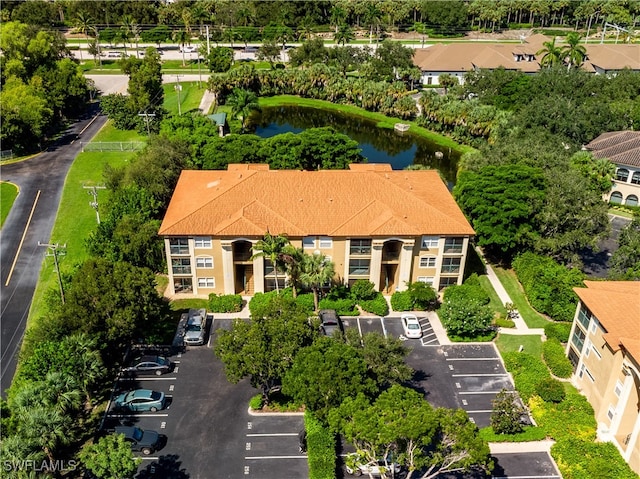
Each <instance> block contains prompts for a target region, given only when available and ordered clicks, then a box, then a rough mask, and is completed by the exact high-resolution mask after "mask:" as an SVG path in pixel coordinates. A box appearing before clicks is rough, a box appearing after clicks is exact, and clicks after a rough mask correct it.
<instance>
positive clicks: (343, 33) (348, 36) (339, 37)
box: [333, 25, 356, 46]
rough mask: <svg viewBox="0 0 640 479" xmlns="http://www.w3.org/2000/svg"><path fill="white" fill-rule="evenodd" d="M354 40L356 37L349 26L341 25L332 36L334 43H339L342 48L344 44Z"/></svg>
mask: <svg viewBox="0 0 640 479" xmlns="http://www.w3.org/2000/svg"><path fill="white" fill-rule="evenodd" d="M355 38H356V36H355V35H354V33H353V30H352V29H351V27H350V26H349V25H341V26H340V28H339V29H338V30H337V31H336V33H335V35H334V36H333V39H334V40H335V41H336V43H340V44H342V46H344V44H345V43H349V42H350V41H351V40H355Z"/></svg>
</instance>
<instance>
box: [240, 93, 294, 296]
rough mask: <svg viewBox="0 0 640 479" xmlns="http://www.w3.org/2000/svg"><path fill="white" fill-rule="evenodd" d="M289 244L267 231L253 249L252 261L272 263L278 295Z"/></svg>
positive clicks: (284, 239)
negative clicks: (259, 260)
mask: <svg viewBox="0 0 640 479" xmlns="http://www.w3.org/2000/svg"><path fill="white" fill-rule="evenodd" d="M241 91H246V90H241ZM234 92H235V90H234ZM247 93H250V92H247ZM254 96H255V95H254ZM243 122H244V119H243ZM288 244H289V239H288V238H287V236H286V235H284V234H280V235H272V234H271V233H269V232H268V231H267V232H266V233H265V235H264V237H263V238H262V239H261V240H260V241H258V242H256V244H255V246H253V247H252V248H251V249H252V250H253V252H254V253H253V255H252V256H251V260H253V259H254V258H260V257H262V258H267V259H268V260H269V261H271V264H272V265H273V272H274V274H275V277H276V291H277V292H278V293H279V292H280V286H279V285H278V270H279V269H281V268H282V264H283V262H282V254H283V253H284V251H285V247H286V246H287V245H288Z"/></svg>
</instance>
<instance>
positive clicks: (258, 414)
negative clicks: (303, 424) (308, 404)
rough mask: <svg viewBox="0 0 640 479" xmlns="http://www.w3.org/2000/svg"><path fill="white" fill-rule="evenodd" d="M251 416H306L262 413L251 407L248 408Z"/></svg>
mask: <svg viewBox="0 0 640 479" xmlns="http://www.w3.org/2000/svg"><path fill="white" fill-rule="evenodd" d="M247 413H248V414H249V416H254V417H257V416H304V412H260V411H256V410H254V409H251V408H250V407H249V408H247Z"/></svg>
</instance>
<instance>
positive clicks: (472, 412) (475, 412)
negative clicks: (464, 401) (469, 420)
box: [467, 409, 493, 414]
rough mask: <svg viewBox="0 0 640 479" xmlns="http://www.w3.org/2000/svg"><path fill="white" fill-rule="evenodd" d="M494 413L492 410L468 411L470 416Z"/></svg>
mask: <svg viewBox="0 0 640 479" xmlns="http://www.w3.org/2000/svg"><path fill="white" fill-rule="evenodd" d="M487 412H493V410H491V409H478V410H477V411H467V413H469V414H477V413H487Z"/></svg>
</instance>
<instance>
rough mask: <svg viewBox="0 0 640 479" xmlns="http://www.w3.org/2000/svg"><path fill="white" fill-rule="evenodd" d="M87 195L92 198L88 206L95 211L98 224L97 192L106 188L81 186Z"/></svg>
mask: <svg viewBox="0 0 640 479" xmlns="http://www.w3.org/2000/svg"><path fill="white" fill-rule="evenodd" d="M82 188H84V189H85V190H89V191H87V193H89V194H90V195H91V196H93V201H89V206H91V207H92V208H93V209H94V210H96V220H98V224H100V211H99V210H98V190H106V189H107V187H106V186H83V187H82Z"/></svg>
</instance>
